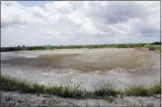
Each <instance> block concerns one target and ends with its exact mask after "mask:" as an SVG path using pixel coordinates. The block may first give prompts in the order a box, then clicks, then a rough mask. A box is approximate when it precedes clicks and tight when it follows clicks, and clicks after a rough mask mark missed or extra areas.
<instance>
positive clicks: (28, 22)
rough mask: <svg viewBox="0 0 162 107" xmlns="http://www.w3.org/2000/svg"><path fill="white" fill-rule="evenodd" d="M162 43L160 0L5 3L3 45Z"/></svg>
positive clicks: (3, 9)
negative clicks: (161, 36) (161, 41)
mask: <svg viewBox="0 0 162 107" xmlns="http://www.w3.org/2000/svg"><path fill="white" fill-rule="evenodd" d="M155 41H160V1H1V46H2V47H3V46H4V47H6V46H18V45H25V46H35V45H83V44H113V43H140V42H155Z"/></svg>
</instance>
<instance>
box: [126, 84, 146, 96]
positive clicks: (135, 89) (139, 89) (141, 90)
mask: <svg viewBox="0 0 162 107" xmlns="http://www.w3.org/2000/svg"><path fill="white" fill-rule="evenodd" d="M125 94H126V95H128V96H132V95H133V96H148V95H149V90H148V89H147V88H146V87H144V86H142V85H141V86H135V85H133V86H130V87H128V88H127V89H126V90H125Z"/></svg>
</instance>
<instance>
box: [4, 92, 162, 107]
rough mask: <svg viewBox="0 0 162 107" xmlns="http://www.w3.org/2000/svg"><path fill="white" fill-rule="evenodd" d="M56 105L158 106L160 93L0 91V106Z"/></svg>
mask: <svg viewBox="0 0 162 107" xmlns="http://www.w3.org/2000/svg"><path fill="white" fill-rule="evenodd" d="M54 106H55V107H56V106H64V107H66V106H67V107H69V106H80V107H81V106H82V107H83V106H104V107H107V106H115V107H116V106H160V95H155V96H149V97H134V96H117V97H110V98H105V99H72V98H66V99H65V98H61V97H57V96H52V95H47V94H40V95H39V96H38V95H36V94H22V93H21V94H20V93H17V92H4V91H3V92H1V107H54Z"/></svg>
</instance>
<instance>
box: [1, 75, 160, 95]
mask: <svg viewBox="0 0 162 107" xmlns="http://www.w3.org/2000/svg"><path fill="white" fill-rule="evenodd" d="M0 81H1V87H0V90H3V91H18V92H21V93H42V94H53V95H57V96H61V97H65V98H101V97H102V98H104V97H109V96H116V95H118V94H121V93H122V94H125V95H128V96H130V95H131V96H149V95H153V94H160V93H161V85H160V84H155V85H152V86H151V87H149V88H146V87H144V86H131V87H128V88H127V89H126V90H125V91H123V92H121V91H117V90H116V89H115V88H114V87H112V85H111V84H104V85H103V86H102V87H100V88H99V89H96V90H94V91H88V90H85V89H82V90H81V89H79V85H77V86H74V87H72V86H57V85H56V86H44V85H40V84H37V83H33V82H27V81H25V80H22V79H19V78H14V77H10V76H6V75H1V76H0Z"/></svg>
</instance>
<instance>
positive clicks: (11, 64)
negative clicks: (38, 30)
mask: <svg viewBox="0 0 162 107" xmlns="http://www.w3.org/2000/svg"><path fill="white" fill-rule="evenodd" d="M1 72H2V74H7V75H11V76H13V77H20V78H24V79H27V80H30V81H36V82H38V83H40V84H46V85H55V84H58V85H72V84H80V87H81V88H87V89H94V88H97V87H99V86H100V85H102V84H107V83H111V84H113V85H114V87H116V88H117V89H124V87H126V86H128V85H132V84H144V85H150V84H153V83H154V82H159V81H160V53H158V52H153V51H148V50H137V49H131V48H130V49H117V48H111V49H72V50H71V49H62V50H48V51H47V50H45V51H44V50H43V51H19V52H5V53H1Z"/></svg>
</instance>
